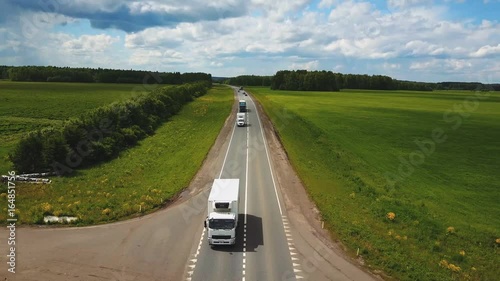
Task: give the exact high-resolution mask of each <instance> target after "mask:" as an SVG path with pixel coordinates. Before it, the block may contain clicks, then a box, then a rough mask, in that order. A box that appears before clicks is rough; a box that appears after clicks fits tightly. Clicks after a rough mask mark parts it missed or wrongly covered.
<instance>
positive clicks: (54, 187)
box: [0, 86, 233, 225]
mask: <svg viewBox="0 0 500 281" xmlns="http://www.w3.org/2000/svg"><path fill="white" fill-rule="evenodd" d="M232 103H233V93H232V90H231V89H230V88H229V87H224V86H214V87H213V88H212V89H210V90H209V93H208V94H206V95H204V96H201V97H199V98H197V99H195V101H193V102H190V103H188V104H187V105H185V106H184V107H183V108H182V109H181V111H180V112H179V113H178V114H177V115H175V116H173V117H172V118H171V120H169V121H168V122H166V123H165V124H163V125H161V126H160V127H159V128H158V129H157V130H156V132H155V134H154V135H153V136H150V137H148V138H146V139H144V140H142V141H139V144H138V145H137V146H135V147H133V148H130V149H128V150H126V151H124V152H122V153H121V154H120V155H119V157H118V158H116V159H114V160H112V161H110V162H107V163H104V164H101V165H98V166H95V167H92V168H89V169H84V170H79V171H77V172H76V174H75V175H74V176H71V177H61V178H54V179H53V183H52V184H50V185H29V184H17V187H16V190H17V198H16V205H17V208H18V210H19V211H18V215H19V222H20V223H23V224H38V223H43V216H44V215H57V216H62V215H69V216H77V217H79V218H80V220H79V221H78V222H77V224H78V225H90V224H98V223H105V222H111V221H116V220H120V219H124V218H128V217H133V216H139V215H142V214H145V213H149V212H151V211H153V210H155V209H158V208H159V207H161V206H162V205H164V204H165V203H166V202H168V201H169V200H171V199H172V198H173V197H174V196H175V195H177V194H178V193H179V192H180V191H181V190H182V189H183V188H185V187H187V186H188V184H189V182H190V181H191V179H192V178H193V176H194V175H195V173H196V172H197V171H198V169H199V168H200V166H201V164H202V162H203V160H204V158H205V157H206V155H207V153H208V151H209V150H210V147H211V146H212V145H213V143H214V141H215V139H216V138H217V135H218V134H219V131H220V129H221V128H222V126H223V124H224V121H225V119H226V118H227V116H228V115H229V112H230V110H231V105H232ZM2 196H3V197H5V194H3V195H2ZM4 206H6V205H4ZM6 214H7V210H6V209H4V211H3V212H2V213H1V214H0V219H1V220H4V221H5V219H6Z"/></svg>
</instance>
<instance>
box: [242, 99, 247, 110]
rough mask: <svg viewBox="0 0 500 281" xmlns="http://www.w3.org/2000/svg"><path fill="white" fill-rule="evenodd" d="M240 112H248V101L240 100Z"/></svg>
mask: <svg viewBox="0 0 500 281" xmlns="http://www.w3.org/2000/svg"><path fill="white" fill-rule="evenodd" d="M240 112H247V101H246V100H240Z"/></svg>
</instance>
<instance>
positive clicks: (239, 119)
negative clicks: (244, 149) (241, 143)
mask: <svg viewBox="0 0 500 281" xmlns="http://www.w3.org/2000/svg"><path fill="white" fill-rule="evenodd" d="M245 119H246V116H245V113H237V114H236V125H238V127H243V126H245V123H246V120H245Z"/></svg>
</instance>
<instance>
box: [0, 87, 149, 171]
mask: <svg viewBox="0 0 500 281" xmlns="http://www.w3.org/2000/svg"><path fill="white" fill-rule="evenodd" d="M144 87H145V86H143V85H131V84H101V83H44V82H11V81H0V143H2V145H1V147H0V174H6V173H7V171H8V170H10V169H11V165H12V163H11V162H10V160H9V158H8V152H9V151H11V150H12V149H13V147H14V145H15V144H16V142H17V141H18V140H19V139H20V138H21V136H22V135H23V134H25V133H27V132H29V131H34V130H37V129H41V128H44V127H47V126H51V125H60V124H61V123H62V122H63V121H64V120H67V119H68V118H71V117H77V116H79V115H81V114H83V113H85V112H87V111H89V110H91V109H94V108H97V107H99V106H102V105H106V104H110V103H112V102H114V101H121V100H125V99H127V98H130V97H131V96H133V95H136V94H138V93H140V92H142V91H147V90H148V89H146V88H144Z"/></svg>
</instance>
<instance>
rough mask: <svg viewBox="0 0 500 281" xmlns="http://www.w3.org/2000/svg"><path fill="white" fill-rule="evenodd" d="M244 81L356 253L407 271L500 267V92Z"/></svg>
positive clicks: (459, 272)
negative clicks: (300, 87)
mask: <svg viewBox="0 0 500 281" xmlns="http://www.w3.org/2000/svg"><path fill="white" fill-rule="evenodd" d="M248 90H249V91H250V92H251V93H253V94H254V96H255V97H256V98H257V99H258V100H259V101H260V102H261V104H263V106H264V108H265V111H266V112H267V114H268V115H269V116H270V117H271V119H272V121H273V123H274V124H275V126H276V128H277V130H278V132H279V134H280V136H281V139H282V141H283V143H284V146H285V149H286V150H287V152H288V155H289V157H290V159H291V161H292V164H293V166H294V167H295V169H296V170H297V172H298V174H299V176H300V178H301V179H302V180H303V182H304V183H305V185H306V186H307V189H308V192H309V194H310V196H311V197H312V198H313V200H314V201H315V202H316V204H317V205H318V207H319V209H320V210H321V213H322V216H323V218H324V220H325V222H326V224H327V225H328V227H329V229H330V230H331V232H332V234H333V235H334V236H335V237H336V238H338V239H340V240H341V241H342V242H343V243H344V244H346V245H347V246H348V247H349V248H350V249H351V250H352V253H353V254H354V253H355V252H356V251H357V249H358V248H359V253H360V255H361V256H362V257H363V258H364V259H365V260H367V261H368V263H369V264H370V265H371V266H372V267H373V268H377V269H382V270H384V271H385V272H387V273H388V274H389V275H391V276H393V277H395V278H397V279H400V280H495V279H496V278H498V276H500V267H499V266H498V264H499V262H500V258H499V254H500V244H499V243H500V239H499V240H497V239H498V238H500V208H499V198H500V173H499V171H500V158H499V157H500V130H499V124H500V94H499V93H498V92H497V93H494V92H490V93H474V92H431V93H425V92H407V91H394V92H383V91H342V92H332V93H325V92H288V91H271V90H269V89H267V88H249V89H248ZM476 94H478V96H476ZM391 212H392V213H394V214H395V218H394V219H393V220H391V219H390V218H389V217H391V215H388V214H389V213H391Z"/></svg>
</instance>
